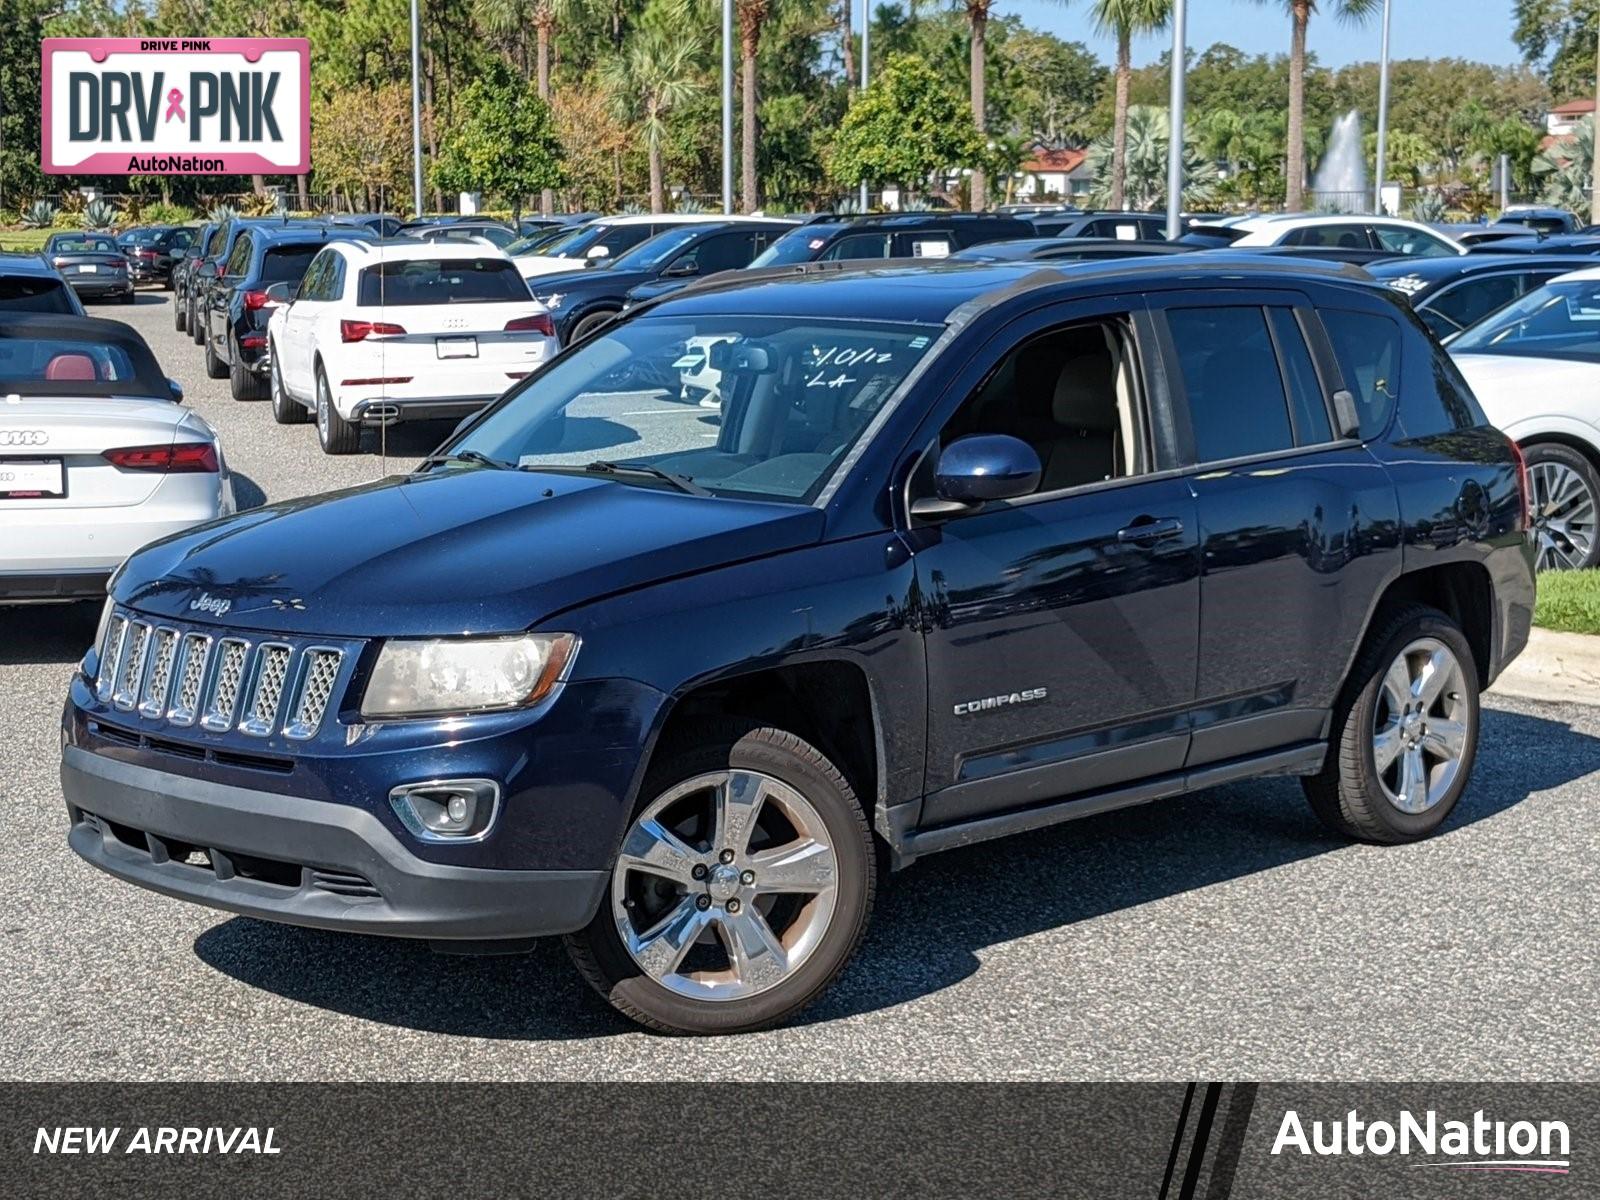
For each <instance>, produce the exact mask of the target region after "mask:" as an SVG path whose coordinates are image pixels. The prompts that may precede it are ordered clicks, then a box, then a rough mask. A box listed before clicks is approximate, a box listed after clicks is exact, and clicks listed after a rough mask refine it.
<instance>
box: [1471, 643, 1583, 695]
mask: <svg viewBox="0 0 1600 1200" xmlns="http://www.w3.org/2000/svg"><path fill="white" fill-rule="evenodd" d="M1489 691H1490V694H1491V695H1498V696H1515V697H1517V698H1518V699H1521V700H1543V701H1546V702H1548V703H1567V704H1600V637H1597V636H1594V635H1593V634H1587V633H1553V632H1551V631H1550V630H1548V629H1534V630H1531V631H1530V632H1529V635H1528V646H1527V649H1525V650H1524V651H1523V652H1522V653H1521V654H1520V655H1518V656H1517V657H1516V659H1515V660H1514V661H1513V662H1512V663H1511V665H1510V666H1508V667H1507V668H1506V669H1505V670H1504V671H1502V672H1501V673H1500V678H1499V679H1497V680H1495V682H1494V687H1492V688H1490V689H1489Z"/></svg>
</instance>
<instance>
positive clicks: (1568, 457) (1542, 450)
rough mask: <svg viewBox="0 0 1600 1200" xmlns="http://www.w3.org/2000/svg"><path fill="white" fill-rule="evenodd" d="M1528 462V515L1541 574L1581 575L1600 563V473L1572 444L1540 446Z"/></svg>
mask: <svg viewBox="0 0 1600 1200" xmlns="http://www.w3.org/2000/svg"><path fill="white" fill-rule="evenodd" d="M1525 454H1526V457H1527V462H1528V514H1529V516H1530V517H1531V518H1532V521H1533V533H1534V537H1535V538H1536V539H1537V542H1538V546H1539V559H1538V567H1539V570H1541V571H1578V570H1582V569H1584V568H1586V567H1593V566H1597V565H1600V536H1596V533H1597V530H1596V520H1597V518H1600V474H1597V473H1596V472H1595V469H1594V464H1593V463H1591V462H1590V461H1589V460H1588V459H1587V458H1585V457H1584V456H1583V455H1582V454H1580V453H1579V452H1578V451H1576V450H1574V449H1573V448H1572V447H1571V446H1563V445H1561V444H1560V443H1558V442H1536V443H1534V444H1533V445H1531V446H1529V447H1527V449H1526V451H1525Z"/></svg>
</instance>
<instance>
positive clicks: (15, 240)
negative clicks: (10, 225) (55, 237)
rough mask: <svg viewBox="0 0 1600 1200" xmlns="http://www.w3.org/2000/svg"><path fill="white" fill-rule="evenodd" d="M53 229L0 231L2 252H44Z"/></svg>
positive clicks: (0, 248)
mask: <svg viewBox="0 0 1600 1200" xmlns="http://www.w3.org/2000/svg"><path fill="white" fill-rule="evenodd" d="M54 232H56V231H55V230H53V229H0V250H29V251H33V250H43V249H44V243H45V239H46V238H48V237H49V236H50V235H51V234H52V233H54Z"/></svg>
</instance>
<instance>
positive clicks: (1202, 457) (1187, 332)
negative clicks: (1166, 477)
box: [1167, 305, 1295, 463]
mask: <svg viewBox="0 0 1600 1200" xmlns="http://www.w3.org/2000/svg"><path fill="white" fill-rule="evenodd" d="M1167 328H1168V329H1169V330H1170V331H1171V333H1172V344H1173V348H1174V349H1175V350H1176V351H1177V354H1178V375H1179V377H1180V378H1181V379H1182V381H1183V390H1184V395H1185V396H1186V397H1187V398H1188V402H1189V421H1190V424H1191V425H1192V426H1193V428H1194V448H1195V461H1196V462H1202V463H1207V462H1220V461H1222V460H1223V459H1229V458H1242V457H1244V456H1246V455H1250V454H1266V453H1269V452H1271V451H1273V450H1287V449H1289V448H1290V447H1292V446H1294V444H1295V437H1294V429H1293V427H1292V426H1291V425H1290V422H1289V405H1288V401H1287V398H1286V397H1285V396H1284V392H1283V376H1282V375H1281V374H1280V373H1279V370H1278V356H1277V354H1276V353H1275V352H1274V351H1273V345H1272V337H1271V335H1270V334H1269V333H1268V331H1267V317H1266V313H1265V312H1264V311H1263V310H1262V309H1260V308H1255V307H1249V308H1246V307H1244V306H1242V305H1241V306H1239V307H1237V308H1220V307H1219V308H1171V309H1168V310H1167Z"/></svg>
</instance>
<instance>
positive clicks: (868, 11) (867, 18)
mask: <svg viewBox="0 0 1600 1200" xmlns="http://www.w3.org/2000/svg"><path fill="white" fill-rule="evenodd" d="M871 33H872V0H861V91H862V94H863V95H865V94H866V90H867V42H868V39H869V38H870V37H871ZM1595 116H1596V118H1597V119H1600V113H1596V114H1595ZM861 211H862V213H863V214H865V213H866V211H867V181H866V180H865V179H863V180H862V181H861Z"/></svg>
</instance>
